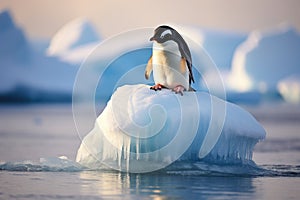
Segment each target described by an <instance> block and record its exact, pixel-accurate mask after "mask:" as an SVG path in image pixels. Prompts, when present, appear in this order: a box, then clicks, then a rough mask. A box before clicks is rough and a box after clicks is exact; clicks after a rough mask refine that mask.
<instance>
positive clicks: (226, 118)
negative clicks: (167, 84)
mask: <svg viewBox="0 0 300 200" xmlns="http://www.w3.org/2000/svg"><path fill="white" fill-rule="evenodd" d="M265 135H266V133H265V130H264V129H263V127H262V126H261V125H260V124H259V123H258V122H257V121H256V120H255V119H254V118H253V116H252V115H251V114H249V113H248V112H247V111H245V110H243V109H241V108H240V107H238V106H236V105H234V104H231V103H228V102H225V101H223V100H221V99H219V98H217V97H214V96H211V95H210V94H208V93H205V92H196V93H194V92H186V93H184V95H183V96H180V95H176V94H174V93H173V92H171V91H170V90H162V91H157V92H155V91H153V90H150V89H149V86H148V85H125V86H122V87H120V88H118V89H117V90H116V92H115V93H114V94H113V95H112V97H111V99H110V101H109V102H108V104H107V106H106V108H105V109H104V111H103V112H102V113H101V115H100V116H99V117H98V118H97V120H96V122H95V127H94V129H93V130H92V131H91V132H90V133H89V134H88V135H87V136H85V138H84V139H83V141H82V144H81V146H80V148H79V149H78V153H77V158H76V161H77V162H79V163H80V164H82V165H84V166H87V167H90V168H103V167H104V168H105V167H109V168H113V169H116V170H120V171H129V172H149V171H154V170H158V169H161V168H163V167H166V166H168V165H169V164H171V163H172V162H175V161H185V162H194V161H200V160H202V161H206V162H208V163H216V164H218V163H219V164H220V163H223V164H224V163H227V164H237V163H239V164H241V163H242V164H245V163H249V162H250V163H251V162H252V151H253V148H254V146H255V144H256V143H257V142H259V141H260V140H262V139H264V138H265Z"/></svg>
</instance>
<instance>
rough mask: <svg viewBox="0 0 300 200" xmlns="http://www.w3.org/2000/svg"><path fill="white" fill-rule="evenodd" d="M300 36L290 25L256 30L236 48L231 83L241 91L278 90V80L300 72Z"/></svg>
mask: <svg viewBox="0 0 300 200" xmlns="http://www.w3.org/2000/svg"><path fill="white" fill-rule="evenodd" d="M299 52H300V35H299V32H298V31H297V30H296V29H294V28H292V27H289V26H286V25H281V26H279V27H277V28H275V29H273V30H269V31H267V32H266V31H253V32H252V33H251V34H250V35H249V36H248V39H247V40H246V41H245V42H244V43H242V44H241V45H240V46H239V47H238V48H237V50H236V52H235V55H234V57H233V61H232V72H231V77H230V81H229V84H230V85H231V87H232V88H234V89H236V90H237V91H249V90H254V91H259V92H261V93H274V92H277V84H278V82H279V81H280V80H281V79H283V78H284V77H287V76H289V75H292V74H294V73H300V68H299V66H300V54H299Z"/></svg>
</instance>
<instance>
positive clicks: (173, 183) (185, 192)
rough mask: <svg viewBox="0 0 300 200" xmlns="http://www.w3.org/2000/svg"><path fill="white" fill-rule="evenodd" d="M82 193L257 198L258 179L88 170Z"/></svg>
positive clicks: (162, 196)
mask: <svg viewBox="0 0 300 200" xmlns="http://www.w3.org/2000/svg"><path fill="white" fill-rule="evenodd" d="M80 179H81V181H82V184H81V186H82V187H81V193H82V194H86V195H87V194H89V195H96V194H97V195H99V196H100V197H122V198H125V199H127V198H128V199H140V198H150V199H170V198H172V199H173V198H175V199H177V198H179V199H181V198H185V199H220V198H221V199H241V198H246V199H256V198H257V195H258V191H257V188H256V187H255V186H254V185H255V184H253V180H254V179H255V178H251V177H230V176H223V177H222V176H219V177H218V176H182V175H168V174H127V173H119V172H99V171H98V172H97V171H85V172H82V173H81V174H80Z"/></svg>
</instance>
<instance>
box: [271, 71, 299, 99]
mask: <svg viewBox="0 0 300 200" xmlns="http://www.w3.org/2000/svg"><path fill="white" fill-rule="evenodd" d="M277 88H278V91H279V93H280V94H281V96H282V97H283V98H284V100H285V101H286V102H289V103H293V104H300V74H294V75H291V76H288V77H286V78H284V79H282V80H280V81H279V83H278V86H277Z"/></svg>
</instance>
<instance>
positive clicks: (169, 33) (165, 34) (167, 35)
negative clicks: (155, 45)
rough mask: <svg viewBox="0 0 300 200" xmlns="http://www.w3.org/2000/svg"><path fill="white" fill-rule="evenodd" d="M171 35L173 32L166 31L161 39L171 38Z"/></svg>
mask: <svg viewBox="0 0 300 200" xmlns="http://www.w3.org/2000/svg"><path fill="white" fill-rule="evenodd" d="M171 35H172V32H171V31H170V30H166V31H164V32H163V33H162V34H161V35H160V38H161V39H164V38H165V36H166V37H170V36H171Z"/></svg>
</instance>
